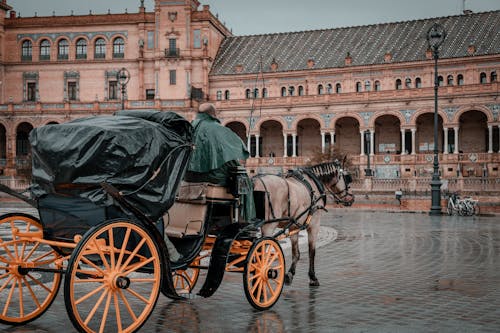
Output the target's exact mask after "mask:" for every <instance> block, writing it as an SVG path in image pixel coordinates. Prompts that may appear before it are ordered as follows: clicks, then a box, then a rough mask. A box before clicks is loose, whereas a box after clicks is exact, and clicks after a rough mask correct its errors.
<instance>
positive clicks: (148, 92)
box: [146, 89, 155, 99]
mask: <svg viewBox="0 0 500 333" xmlns="http://www.w3.org/2000/svg"><path fill="white" fill-rule="evenodd" d="M146 99H155V90H154V89H146Z"/></svg>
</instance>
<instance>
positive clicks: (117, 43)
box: [113, 37, 125, 58]
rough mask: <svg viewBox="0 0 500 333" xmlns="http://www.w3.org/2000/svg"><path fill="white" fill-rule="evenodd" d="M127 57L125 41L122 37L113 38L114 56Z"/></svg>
mask: <svg viewBox="0 0 500 333" xmlns="http://www.w3.org/2000/svg"><path fill="white" fill-rule="evenodd" d="M124 57H125V41H124V40H123V38H121V37H117V38H115V39H114V40H113V58H124Z"/></svg>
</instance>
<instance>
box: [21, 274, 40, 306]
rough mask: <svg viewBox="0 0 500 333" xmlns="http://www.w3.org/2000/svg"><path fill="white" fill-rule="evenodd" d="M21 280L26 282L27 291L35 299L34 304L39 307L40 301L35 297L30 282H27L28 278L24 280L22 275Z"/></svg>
mask: <svg viewBox="0 0 500 333" xmlns="http://www.w3.org/2000/svg"><path fill="white" fill-rule="evenodd" d="M23 281H24V283H25V284H26V287H27V288H28V291H29V292H30V294H31V298H32V299H33V300H34V301H35V303H36V306H37V307H38V308H39V307H40V306H41V305H40V301H39V300H38V297H36V295H35V292H34V291H33V289H32V288H31V286H30V284H29V283H28V280H26V277H23Z"/></svg>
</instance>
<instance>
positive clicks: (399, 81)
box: [396, 79, 403, 90]
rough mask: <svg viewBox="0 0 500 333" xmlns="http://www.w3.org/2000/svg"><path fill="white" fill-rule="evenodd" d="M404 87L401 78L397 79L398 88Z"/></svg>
mask: <svg viewBox="0 0 500 333" xmlns="http://www.w3.org/2000/svg"><path fill="white" fill-rule="evenodd" d="M401 88H403V85H402V84H401V79H397V80H396V90H400V89H401Z"/></svg>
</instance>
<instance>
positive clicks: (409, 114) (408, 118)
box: [399, 110, 416, 123]
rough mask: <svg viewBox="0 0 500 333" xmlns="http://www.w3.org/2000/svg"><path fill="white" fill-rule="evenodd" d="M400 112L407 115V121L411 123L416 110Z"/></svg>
mask: <svg viewBox="0 0 500 333" xmlns="http://www.w3.org/2000/svg"><path fill="white" fill-rule="evenodd" d="M399 112H401V114H403V116H404V117H405V120H406V123H409V122H410V119H411V117H412V116H413V115H414V114H415V112H416V110H399Z"/></svg>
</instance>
